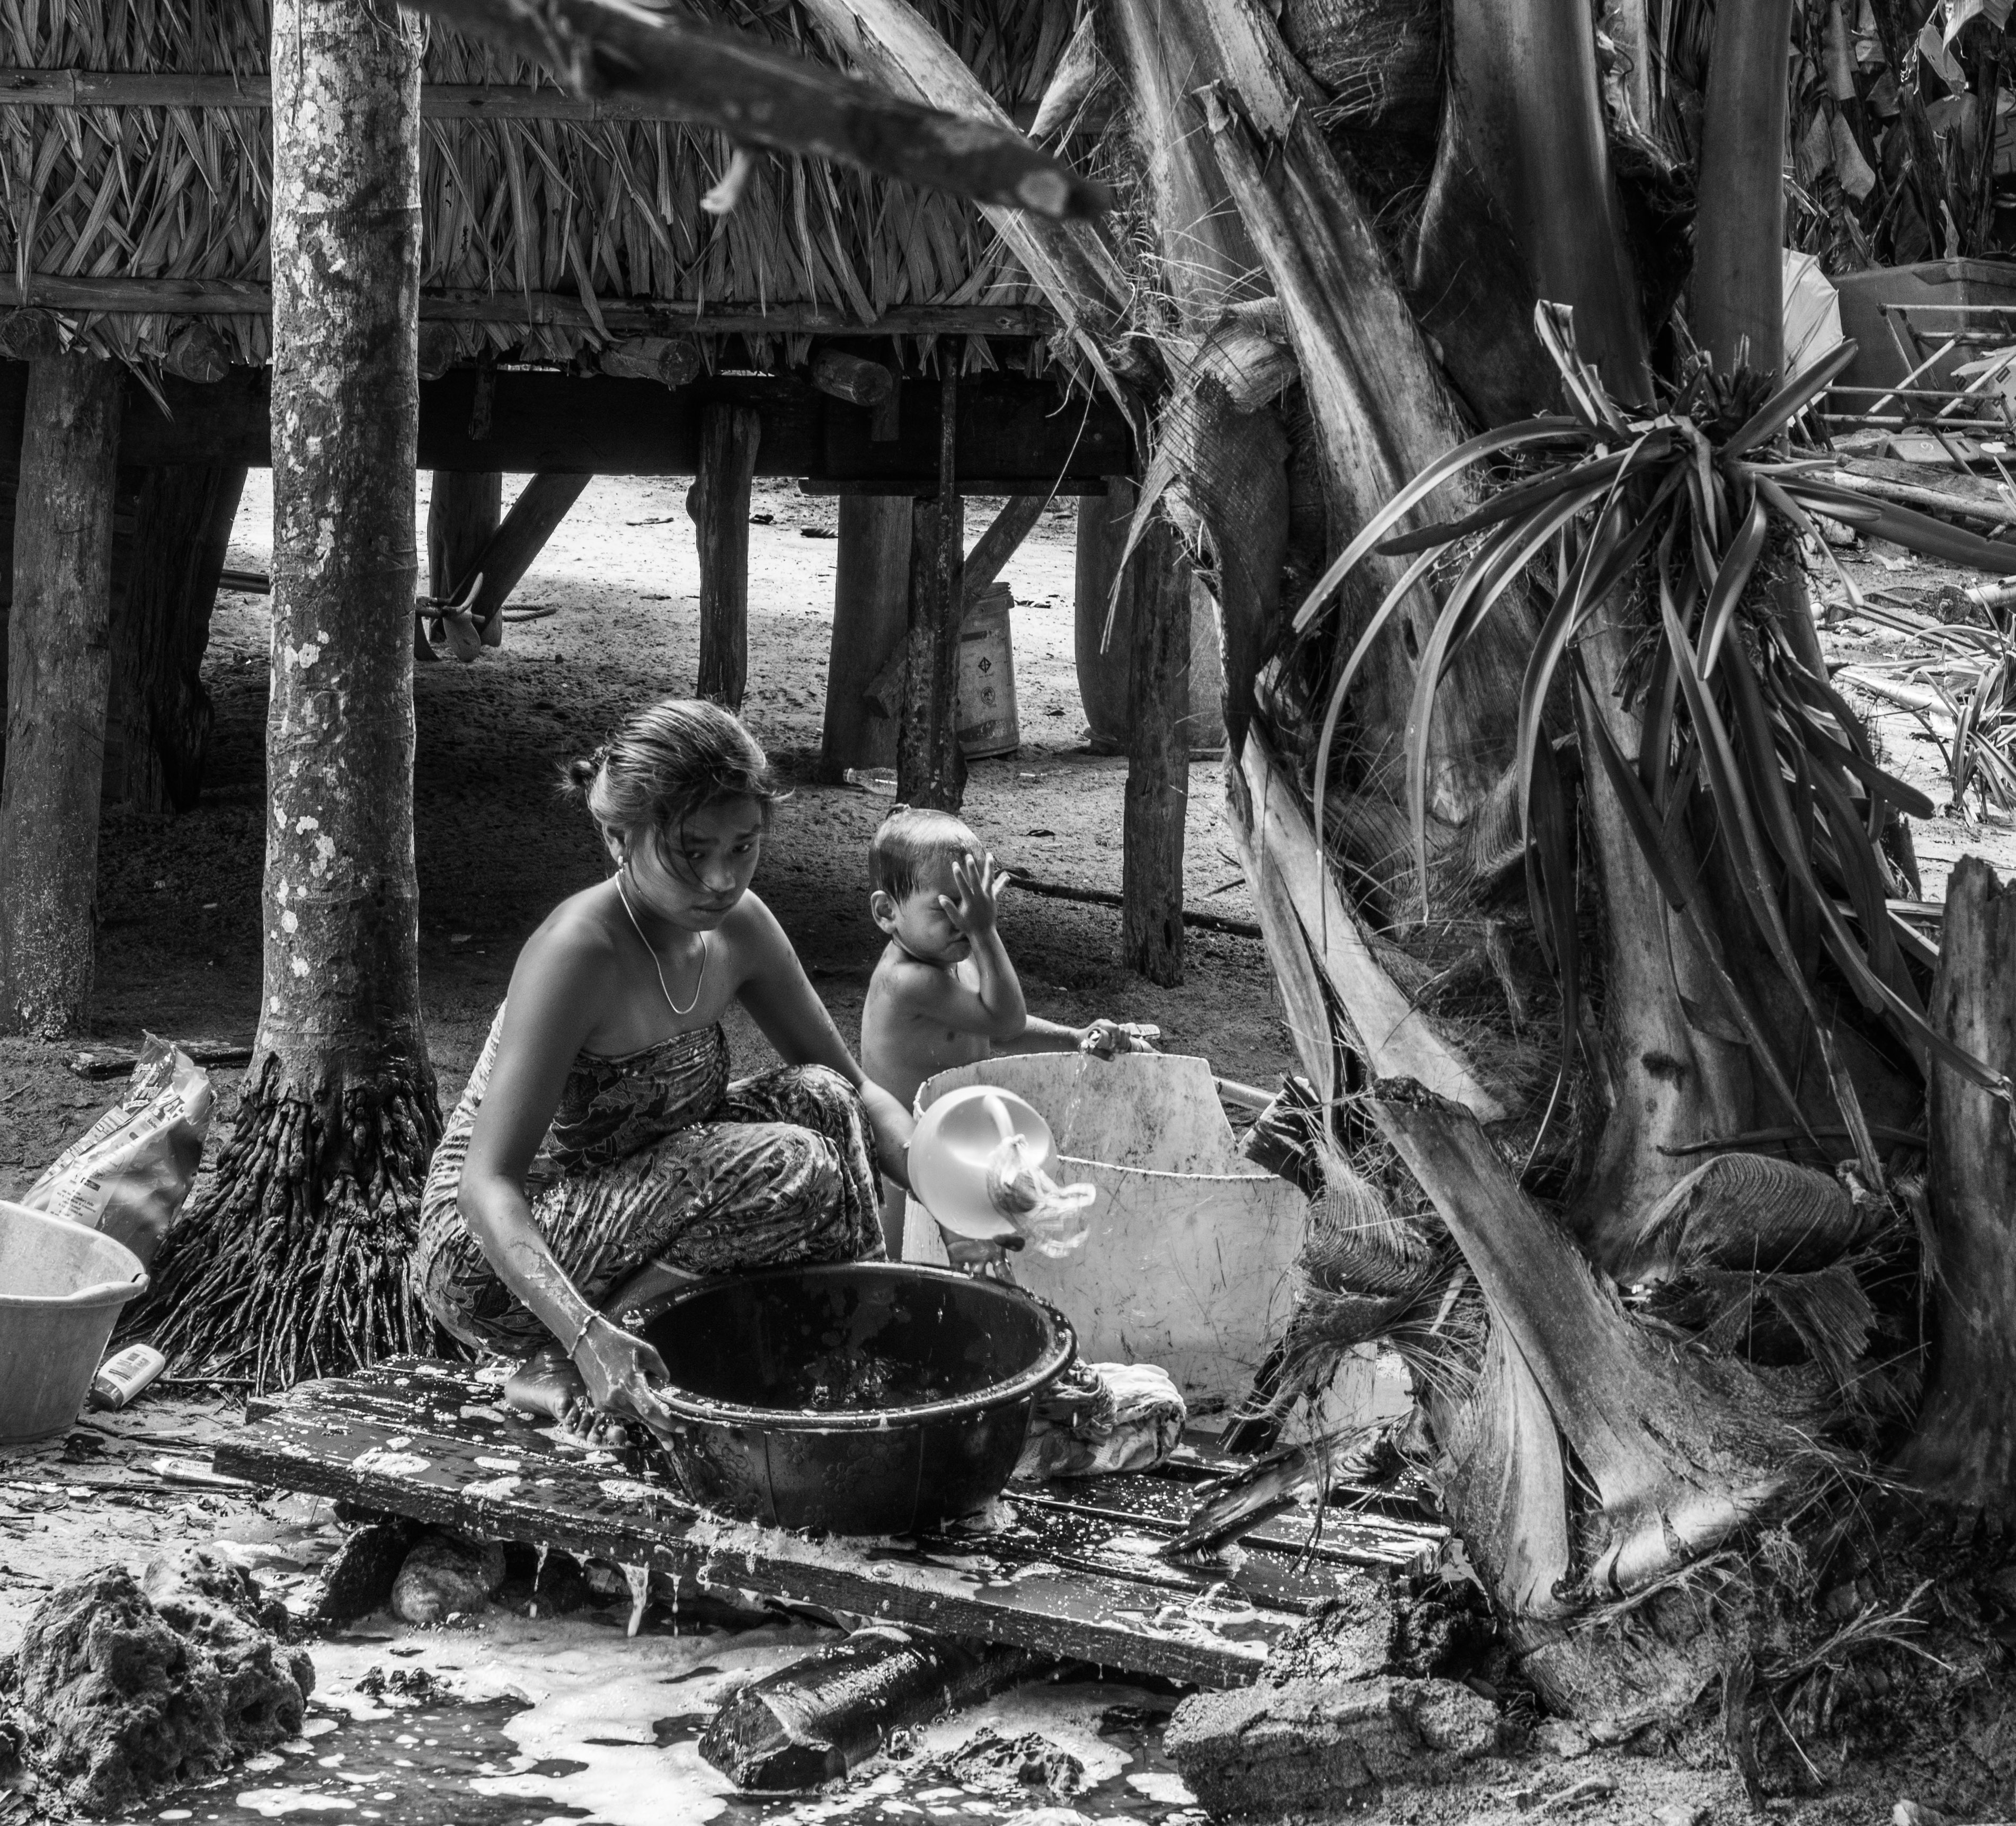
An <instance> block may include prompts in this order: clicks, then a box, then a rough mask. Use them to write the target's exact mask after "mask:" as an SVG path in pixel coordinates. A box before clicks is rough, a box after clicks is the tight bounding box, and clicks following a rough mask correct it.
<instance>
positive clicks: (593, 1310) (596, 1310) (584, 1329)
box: [567, 1306, 615, 1362]
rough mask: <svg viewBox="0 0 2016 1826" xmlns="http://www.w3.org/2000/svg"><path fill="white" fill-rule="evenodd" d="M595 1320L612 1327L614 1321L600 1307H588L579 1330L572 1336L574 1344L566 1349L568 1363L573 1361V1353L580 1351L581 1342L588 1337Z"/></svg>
mask: <svg viewBox="0 0 2016 1826" xmlns="http://www.w3.org/2000/svg"><path fill="white" fill-rule="evenodd" d="M597 1319H599V1320H601V1321H602V1322H603V1324H604V1325H614V1323H615V1321H614V1320H613V1319H611V1318H610V1317H609V1315H608V1314H607V1313H605V1312H604V1311H603V1310H602V1309H601V1307H594V1306H592V1307H589V1309H588V1311H587V1313H586V1314H585V1316H584V1317H582V1319H581V1328H580V1329H579V1330H578V1332H575V1333H574V1342H573V1343H571V1344H570V1345H569V1346H567V1361H569V1362H572V1361H574V1353H575V1352H576V1351H577V1350H580V1348H581V1340H582V1339H584V1338H585V1337H586V1336H587V1335H588V1328H589V1326H590V1325H593V1324H594V1323H595V1321H596V1320H597Z"/></svg>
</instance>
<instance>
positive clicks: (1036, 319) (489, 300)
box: [0, 273, 1057, 338]
mask: <svg viewBox="0 0 2016 1826" xmlns="http://www.w3.org/2000/svg"><path fill="white" fill-rule="evenodd" d="M28 306H36V307H41V308H43V309H46V310H50V311H89V312H94V313H97V314H100V315H105V316H110V317H121V316H124V317H132V316H140V317H265V316H268V315H271V314H272V307H273V295H272V288H271V287H270V286H268V285H266V284H265V282H264V281H262V280H257V279H134V278H125V277H121V276H116V275H115V276H110V277H106V278H99V279H94V278H68V277H65V276H63V275H59V274H55V273H31V274H29V275H28V276H27V278H26V279H20V278H18V277H16V276H15V275H11V274H10V275H8V276H7V277H5V278H4V279H0V307H4V308H6V309H9V310H19V309H21V308H23V307H28ZM420 321H421V322H423V323H509V324H519V323H522V324H537V325H551V326H553V327H555V328H557V329H580V330H588V331H591V332H595V333H596V334H598V335H599V334H602V333H603V332H607V334H609V335H611V336H630V335H636V336H647V335H653V334H656V335H660V336H664V335H686V336H794V335H802V336H848V337H856V338H866V337H880V336H1048V335H1049V334H1050V333H1051V332H1053V331H1054V330H1055V329H1056V328H1057V319H1056V318H1055V317H1054V316H1053V315H1051V314H1050V313H1049V311H1046V310H1044V309H1043V308H1042V307H1040V306H1039V305H1034V304H902V305H898V306H897V307H895V308H894V309H893V310H890V311H884V312H883V313H882V314H881V315H880V316H877V317H873V318H860V317H855V316H851V315H849V314H848V313H847V312H846V311H841V310H837V309H835V308H833V307H830V306H827V305H823V304H791V303H784V304H771V305H768V306H765V305H761V304H747V303H738V302H736V301H735V300H726V301H725V302H723V303H722V304H714V305H707V304H684V303H682V302H681V301H680V300H677V299H673V298H634V297H632V298H620V297H601V298H597V299H596V300H595V301H594V304H593V306H592V308H591V307H590V306H589V304H585V303H584V302H583V301H582V300H581V297H580V296H579V294H578V293H566V292H492V291H483V290H479V289H473V288H470V287H468V286H437V287H434V288H432V289H429V290H427V291H423V293H421V294H420Z"/></svg>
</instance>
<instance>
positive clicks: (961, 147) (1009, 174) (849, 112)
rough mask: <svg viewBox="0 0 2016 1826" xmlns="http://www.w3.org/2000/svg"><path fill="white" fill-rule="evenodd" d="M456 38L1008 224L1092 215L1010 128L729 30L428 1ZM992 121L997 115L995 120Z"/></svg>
mask: <svg viewBox="0 0 2016 1826" xmlns="http://www.w3.org/2000/svg"><path fill="white" fill-rule="evenodd" d="M424 10H425V11H426V12H427V13H429V14H430V16H433V17H434V18H436V19H438V20H441V21H442V22H443V23H445V24H448V25H450V26H452V27H454V28H455V30H456V31H461V32H466V33H467V34H469V35H470V37H472V38H477V39H480V40H481V41H484V42H485V43H488V44H490V45H494V46H495V47H496V48H497V49H500V50H504V51H507V52H511V53H513V54H514V55H516V56H520V57H523V58H525V59H529V60H530V61H531V62H532V63H538V64H542V65H544V66H545V67H547V68H549V69H556V70H560V71H562V72H563V73H564V74H565V77H566V79H567V86H568V87H569V88H572V89H574V90H575V91H577V92H579V93H581V94H582V95H628V96H635V97H638V98H639V99H642V98H645V97H649V98H650V99H653V100H655V101H657V102H661V103H664V104H669V105H671V106H674V107H676V109H677V110H678V111H679V117H680V118H681V119H682V120H690V121H693V122H695V123H697V124H700V125H704V126H708V127H712V128H716V129H718V131H721V132H722V133H725V134H726V135H729V138H731V139H733V140H734V141H736V142H738V143H742V144H747V145H750V146H767V147H769V148H770V149H772V150H773V151H776V152H791V153H810V154H812V156H815V157H819V158H826V159H837V160H840V161H841V163H842V164H850V165H856V166H859V167H861V168H862V170H864V171H877V172H880V174H882V175H883V176H884V177H885V178H900V179H901V180H902V181H903V182H905V183H909V184H916V185H920V186H922V187H923V189H927V190H944V191H949V192H951V193H952V195H954V196H965V197H970V198H971V199H973V200H974V202H976V203H981V204H982V205H984V206H987V207H990V208H993V209H998V210H1003V211H1024V210H1027V211H1030V212H1032V213H1033V214H1036V215H1038V216H1039V217H1057V218H1064V217H1083V216H1091V215H1095V214H1098V213H1099V212H1100V210H1103V209H1104V208H1105V207H1106V205H1107V192H1106V190H1105V188H1104V186H1103V185H1100V184H1097V183H1095V182H1093V181H1091V180H1090V179H1089V178H1081V177H1079V176H1078V174H1076V173H1075V171H1072V170H1071V168H1070V167H1068V166H1066V165H1063V164H1059V163H1058V161H1057V160H1055V159H1053V158H1051V157H1050V156H1049V155H1048V154H1047V153H1043V152H1041V151H1039V149H1037V148H1036V147H1035V146H1032V145H1031V144H1030V142H1028V140H1027V139H1025V138H1023V137H1022V135H1021V134H1019V133H1017V131H1015V130H1014V128H1013V126H1012V125H1011V124H1010V123H1009V121H1008V120H1007V118H1006V116H1005V115H1003V116H1000V117H999V119H998V120H986V121H981V122H976V121H974V120H970V119H963V118H960V117H958V116H956V115H953V114H949V113H945V112H944V111H943V110H941V109H938V108H935V107H930V106H919V105H918V104H917V103H916V102H913V101H910V100H909V99H905V98H903V97H902V96H899V95H892V94H891V93H890V92H888V91H887V90H886V89H884V88H879V87H877V86H876V85H874V84H867V83H859V82H851V81H848V79H847V77H845V76H844V75H843V74H841V72H839V71H837V70H832V69H830V68H827V67H826V66H823V65H820V64H816V63H812V61H810V60H809V59H805V58H801V57H797V56H792V55H791V54H790V53H789V52H785V51H782V50H776V49H771V48H770V47H769V46H768V45H763V44H761V43H760V42H758V41H757V40H755V39H754V38H751V36H750V35H749V34H746V33H743V32H740V31H735V30H733V28H732V27H726V26H704V25H701V24H700V23H697V22H695V21H689V20H686V19H684V18H682V17H680V16H677V15H672V14H665V13H646V12H643V11H641V10H639V9H635V8H631V7H621V6H618V5H614V4H611V3H610V0H545V5H542V7H541V8H540V9H538V11H537V12H532V11H528V10H527V9H524V7H522V6H520V5H514V4H513V3H512V0H427V5H426V6H425V8H424ZM996 112H997V113H998V112H999V111H998V110H996Z"/></svg>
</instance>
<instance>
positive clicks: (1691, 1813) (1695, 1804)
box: [1652, 1801, 1708, 1826]
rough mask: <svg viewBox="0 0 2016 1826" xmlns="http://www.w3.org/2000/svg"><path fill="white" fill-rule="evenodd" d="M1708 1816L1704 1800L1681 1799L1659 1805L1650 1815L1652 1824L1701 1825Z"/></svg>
mask: <svg viewBox="0 0 2016 1826" xmlns="http://www.w3.org/2000/svg"><path fill="white" fill-rule="evenodd" d="M1707 1817H1708V1803H1706V1802H1705V1801H1681V1802H1678V1803H1676V1804H1675V1805H1673V1806H1670V1807H1661V1809H1660V1810H1658V1812H1657V1813H1654V1815H1653V1816H1652V1826H1701V1822H1702V1821H1705V1819H1707Z"/></svg>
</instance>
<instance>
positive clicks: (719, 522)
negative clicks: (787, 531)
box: [686, 406, 763, 710]
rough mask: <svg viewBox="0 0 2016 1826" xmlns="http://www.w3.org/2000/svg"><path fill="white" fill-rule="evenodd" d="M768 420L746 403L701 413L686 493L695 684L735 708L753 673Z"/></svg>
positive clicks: (703, 693)
mask: <svg viewBox="0 0 2016 1826" xmlns="http://www.w3.org/2000/svg"><path fill="white" fill-rule="evenodd" d="M762 435H763V422H762V420H761V419H760V418H759V417H758V415H756V414H755V413H754V412H751V411H750V410H749V409H748V408H747V407H736V406H709V407H707V408H706V409H705V410H704V411H703V412H702V413H701V414H700V473H699V474H698V475H697V476H696V477H695V478H694V480H693V490H692V492H691V493H690V494H688V495H687V497H686V510H687V512H689V513H690V514H691V515H692V516H693V530H694V534H695V537H696V538H697V541H698V544H699V546H700V671H699V676H698V678H697V681H696V682H695V684H694V686H693V689H694V691H695V692H697V694H698V695H699V696H701V697H707V698H712V699H714V700H715V703H722V704H725V705H726V706H728V707H729V709H730V710H740V709H741V707H742V692H743V686H744V685H747V682H748V679H749V481H750V478H751V476H753V475H754V473H755V471H756V451H757V448H758V443H759V441H760V440H761V437H762Z"/></svg>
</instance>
